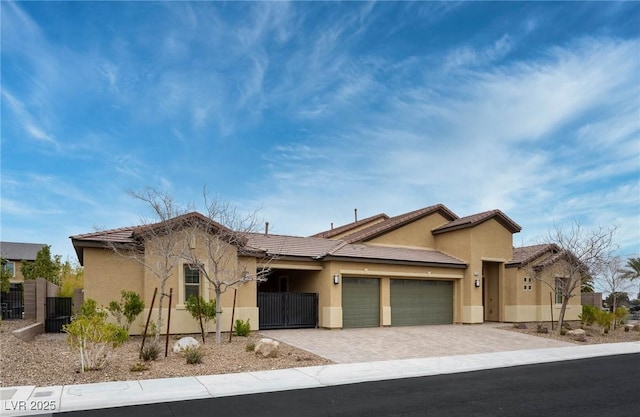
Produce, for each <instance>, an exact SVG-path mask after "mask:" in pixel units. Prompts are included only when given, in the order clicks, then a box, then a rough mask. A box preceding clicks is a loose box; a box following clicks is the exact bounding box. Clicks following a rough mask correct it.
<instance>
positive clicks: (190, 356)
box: [184, 347, 204, 365]
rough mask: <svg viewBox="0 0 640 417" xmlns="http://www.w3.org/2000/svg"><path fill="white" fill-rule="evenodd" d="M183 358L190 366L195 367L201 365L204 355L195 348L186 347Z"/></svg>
mask: <svg viewBox="0 0 640 417" xmlns="http://www.w3.org/2000/svg"><path fill="white" fill-rule="evenodd" d="M184 357H185V358H186V359H187V363H188V364H190V365H195V364H197V363H202V358H204V353H203V352H202V351H201V350H200V348H197V347H188V348H186V349H185V350H184Z"/></svg>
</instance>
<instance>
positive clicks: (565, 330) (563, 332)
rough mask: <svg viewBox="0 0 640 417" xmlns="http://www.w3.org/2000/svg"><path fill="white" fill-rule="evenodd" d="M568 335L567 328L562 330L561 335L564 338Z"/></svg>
mask: <svg viewBox="0 0 640 417" xmlns="http://www.w3.org/2000/svg"><path fill="white" fill-rule="evenodd" d="M566 334H567V328H566V327H563V328H562V329H560V335H561V336H564V335H566Z"/></svg>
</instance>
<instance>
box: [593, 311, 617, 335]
mask: <svg viewBox="0 0 640 417" xmlns="http://www.w3.org/2000/svg"><path fill="white" fill-rule="evenodd" d="M613 320H614V315H613V313H609V312H608V311H600V312H598V315H597V317H596V323H598V326H600V327H601V328H602V331H603V332H604V333H609V330H610V329H611V324H612V323H613Z"/></svg>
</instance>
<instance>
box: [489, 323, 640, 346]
mask: <svg viewBox="0 0 640 417" xmlns="http://www.w3.org/2000/svg"><path fill="white" fill-rule="evenodd" d="M523 324H524V325H526V328H525V329H522V328H518V327H516V326H515V325H508V326H504V327H500V328H501V329H504V330H511V331H514V332H518V333H524V334H528V335H531V336H538V337H546V338H550V339H554V340H560V341H563V342H568V343H575V344H577V345H593V344H600V343H623V342H638V341H640V331H638V330H631V331H628V332H625V331H624V326H620V327H618V328H617V329H615V330H611V331H609V333H607V334H603V333H602V330H601V329H600V328H598V327H585V328H584V330H585V332H586V334H585V338H584V340H583V341H581V340H576V339H574V338H571V337H569V336H567V335H561V334H559V333H558V332H555V331H554V332H551V331H550V332H549V333H538V331H537V324H538V323H523ZM545 324H546V326H547V327H548V328H549V330H551V325H550V324H549V323H545ZM567 324H568V325H569V327H571V328H572V329H579V328H580V323H579V322H576V321H571V322H568V323H567Z"/></svg>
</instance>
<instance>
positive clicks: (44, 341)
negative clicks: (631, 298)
mask: <svg viewBox="0 0 640 417" xmlns="http://www.w3.org/2000/svg"><path fill="white" fill-rule="evenodd" d="M32 323H33V321H28V320H7V321H3V322H2V325H1V326H0V387H7V386H20V385H36V386H51V385H72V384H84V383H95V382H106V381H123V380H137V379H155V378H169V377H182V376H197V375H212V374H226V373H235V372H247V371H260V370H272V369H283V368H294V367H303V366H314V365H326V364H330V363H332V362H331V361H329V360H327V359H324V358H321V357H319V356H317V355H315V354H312V353H310V352H307V351H305V350H301V349H298V348H294V347H292V346H289V345H286V344H283V343H281V344H280V349H279V355H278V356H277V357H276V358H263V357H262V356H258V355H256V354H255V353H253V352H248V351H247V344H251V343H253V344H255V343H257V341H258V340H259V339H260V338H261V336H260V335H259V333H258V334H252V335H251V336H249V337H235V336H234V337H233V340H232V342H231V343H229V342H228V340H229V335H228V334H224V335H223V342H222V343H221V344H220V345H217V344H216V343H215V338H214V335H213V334H211V335H209V336H208V337H207V339H206V343H205V344H204V345H202V349H203V351H204V353H205V356H204V360H203V363H201V364H197V365H188V364H187V363H186V360H185V358H184V357H183V356H182V355H180V354H175V353H173V352H172V351H171V347H172V346H173V344H174V343H175V342H176V338H175V337H170V339H169V355H168V357H167V358H165V357H164V339H162V343H161V344H162V354H161V357H160V358H159V359H158V360H157V361H155V362H146V363H145V364H147V365H148V366H149V369H148V370H144V371H132V370H131V368H132V367H133V366H134V365H136V364H137V363H139V362H141V361H140V360H139V358H138V354H139V348H140V341H141V338H140V337H132V338H131V339H130V340H129V341H128V342H126V343H125V345H124V346H122V347H120V348H118V349H117V350H116V351H115V353H114V354H113V356H112V357H111V360H110V361H109V363H108V364H107V366H106V367H105V368H104V369H102V370H99V371H87V372H84V373H81V372H79V369H80V361H79V356H78V354H77V352H75V351H73V350H71V348H69V346H67V343H66V335H65V334H42V335H39V336H37V337H36V338H35V339H34V340H32V341H30V342H23V341H21V340H19V339H18V338H16V337H14V336H13V335H12V334H11V332H12V331H13V330H15V329H18V328H22V327H24V326H27V325H29V324H32ZM569 324H570V326H571V327H572V328H574V329H576V328H579V323H576V322H571V323H569ZM536 325H537V323H527V325H526V327H527V328H526V329H523V328H517V327H515V326H514V325H507V324H505V326H502V327H501V329H504V330H506V331H514V332H519V333H524V334H528V335H532V336H537V337H546V338H552V339H556V340H561V341H565V342H570V343H575V344H579V345H584V344H598V343H619V342H637V341H640V331H634V330H632V331H629V332H625V331H624V329H623V328H619V329H616V330H612V331H611V332H609V334H606V335H602V334H601V331H600V330H599V329H597V328H590V329H586V337H585V339H584V341H577V340H573V339H572V338H570V337H568V336H566V335H565V336H563V335H560V334H558V333H557V332H550V333H548V334H544V333H538V332H537V326H536ZM547 326H548V327H549V328H550V325H549V324H548V323H547ZM193 337H195V338H196V339H198V340H201V339H200V336H199V335H193Z"/></svg>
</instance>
